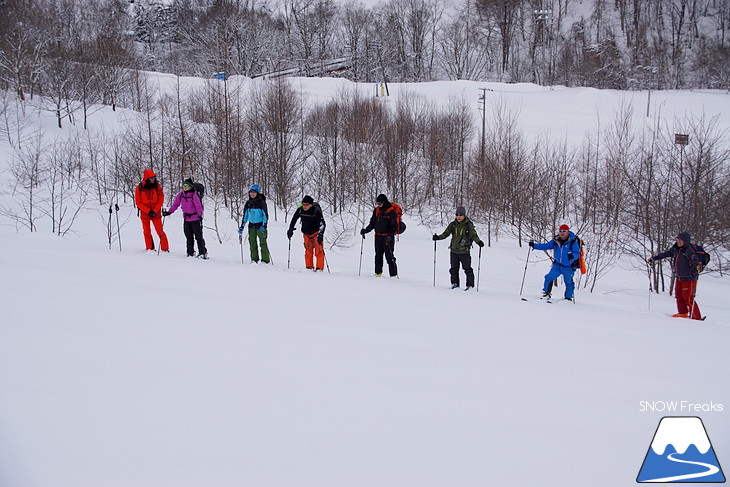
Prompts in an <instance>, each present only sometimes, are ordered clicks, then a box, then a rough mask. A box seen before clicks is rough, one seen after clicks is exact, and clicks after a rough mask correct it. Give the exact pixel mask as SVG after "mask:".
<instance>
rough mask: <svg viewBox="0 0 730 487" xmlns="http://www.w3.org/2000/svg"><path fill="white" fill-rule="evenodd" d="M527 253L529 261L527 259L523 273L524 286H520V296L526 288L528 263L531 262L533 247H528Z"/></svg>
mask: <svg viewBox="0 0 730 487" xmlns="http://www.w3.org/2000/svg"><path fill="white" fill-rule="evenodd" d="M528 249H529V250H528V251H527V259H525V271H524V272H523V273H522V285H520V296H522V289H523V288H524V287H525V276H526V275H527V263H528V262H530V252H532V247H528Z"/></svg>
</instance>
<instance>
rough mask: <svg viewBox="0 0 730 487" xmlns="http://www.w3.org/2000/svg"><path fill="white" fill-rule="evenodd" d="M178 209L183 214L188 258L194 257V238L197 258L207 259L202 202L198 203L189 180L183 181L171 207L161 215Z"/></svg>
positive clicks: (167, 214) (193, 187) (196, 194)
mask: <svg viewBox="0 0 730 487" xmlns="http://www.w3.org/2000/svg"><path fill="white" fill-rule="evenodd" d="M178 208H182V212H183V232H185V238H186V239H187V247H188V248H187V250H188V257H193V256H194V255H195V247H194V245H193V243H194V242H193V237H195V240H197V241H198V257H199V258H201V259H207V258H208V250H207V249H206V248H205V239H203V202H202V201H200V197H199V196H198V192H197V191H196V190H195V186H193V180H192V179H191V178H188V179H186V180H185V181H183V190H182V191H180V192H179V193H178V194H177V196H175V201H173V202H172V206H171V207H170V208H169V209H168V210H167V211H163V212H162V215H163V216H169V215H172V214H173V213H175V210H177V209H178Z"/></svg>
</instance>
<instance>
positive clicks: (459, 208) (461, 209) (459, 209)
mask: <svg viewBox="0 0 730 487" xmlns="http://www.w3.org/2000/svg"><path fill="white" fill-rule="evenodd" d="M456 214H457V215H462V216H466V210H465V209H464V207H463V206H457V207H456Z"/></svg>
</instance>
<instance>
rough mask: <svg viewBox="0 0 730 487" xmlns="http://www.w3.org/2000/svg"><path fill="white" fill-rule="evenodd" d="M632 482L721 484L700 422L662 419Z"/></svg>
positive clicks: (722, 477) (721, 476)
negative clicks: (634, 480)
mask: <svg viewBox="0 0 730 487" xmlns="http://www.w3.org/2000/svg"><path fill="white" fill-rule="evenodd" d="M636 481H637V482H640V483H643V482H653V483H669V482H686V483H700V482H701V483H722V482H725V475H724V474H723V473H722V468H721V467H720V462H718V461H717V456H716V455H715V450H714V449H713V448H712V443H710V438H709V437H708V436H707V431H706V430H705V425H704V424H702V420H701V419H700V418H698V417H696V416H665V417H664V418H662V419H661V421H659V426H658V427H657V430H656V433H654V438H653V439H652V441H651V445H650V446H649V451H647V452H646V457H645V458H644V463H643V464H642V465H641V470H640V471H639V475H638V476H637V477H636Z"/></svg>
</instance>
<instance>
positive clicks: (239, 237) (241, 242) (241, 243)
mask: <svg viewBox="0 0 730 487" xmlns="http://www.w3.org/2000/svg"><path fill="white" fill-rule="evenodd" d="M238 244H239V245H240V246H241V264H243V234H241V233H239V234H238Z"/></svg>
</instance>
